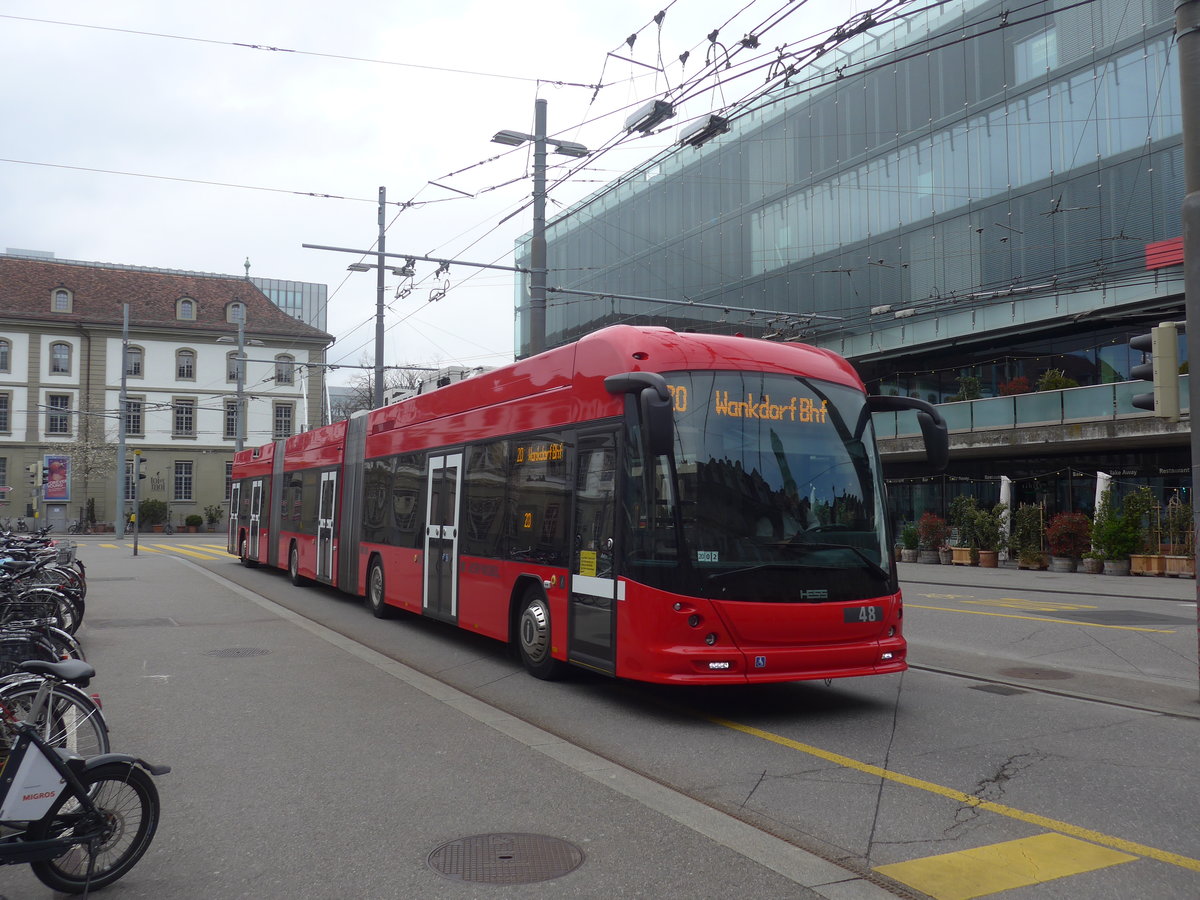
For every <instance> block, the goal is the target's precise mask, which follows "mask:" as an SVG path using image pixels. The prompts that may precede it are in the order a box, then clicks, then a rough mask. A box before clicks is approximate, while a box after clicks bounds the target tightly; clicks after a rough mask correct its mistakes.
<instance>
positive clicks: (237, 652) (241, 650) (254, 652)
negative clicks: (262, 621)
mask: <svg viewBox="0 0 1200 900" xmlns="http://www.w3.org/2000/svg"><path fill="white" fill-rule="evenodd" d="M270 652H271V651H270V650H264V649H263V648H262V647H226V648H225V649H224V650H207V651H205V653H204V655H205V656H225V657H229V656H266V655H267V654H268V653H270Z"/></svg>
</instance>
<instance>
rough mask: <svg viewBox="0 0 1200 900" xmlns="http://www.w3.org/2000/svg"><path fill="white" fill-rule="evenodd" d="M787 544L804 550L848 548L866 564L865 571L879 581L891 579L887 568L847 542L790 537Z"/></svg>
mask: <svg viewBox="0 0 1200 900" xmlns="http://www.w3.org/2000/svg"><path fill="white" fill-rule="evenodd" d="M788 546H790V547H793V548H801V549H805V550H807V549H810V548H811V549H813V550H849V551H850V552H851V553H853V554H854V555H855V556H857V557H858V558H859V559H861V560H862V562H863V565H864V566H866V569H867V571H868V572H870V573H871V574H872V575H874V576H875V577H876V578H878V579H879V580H880V581H891V579H892V576H891V575H890V574H888V571H887V569H885V568H883V566H881V565H879V563H877V562H875V560H873V559H871V557H869V556H867V554H865V553H863V552H862V550H860V549H859V548H858V547H852V546H850V545H849V544H828V543H823V542H821V541H798V540H796V539H795V538H792V540H791V541H789V542H788Z"/></svg>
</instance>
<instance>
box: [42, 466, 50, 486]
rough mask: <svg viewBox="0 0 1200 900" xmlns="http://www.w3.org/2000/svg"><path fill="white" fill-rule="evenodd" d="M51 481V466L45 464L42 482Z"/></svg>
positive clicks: (47, 482)
mask: <svg viewBox="0 0 1200 900" xmlns="http://www.w3.org/2000/svg"><path fill="white" fill-rule="evenodd" d="M49 483H50V467H49V466H46V465H43V466H42V484H49Z"/></svg>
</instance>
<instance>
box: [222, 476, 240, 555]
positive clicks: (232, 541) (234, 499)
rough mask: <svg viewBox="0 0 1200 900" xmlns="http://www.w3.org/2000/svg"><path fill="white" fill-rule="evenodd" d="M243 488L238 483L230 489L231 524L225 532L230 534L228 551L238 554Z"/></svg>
mask: <svg viewBox="0 0 1200 900" xmlns="http://www.w3.org/2000/svg"><path fill="white" fill-rule="evenodd" d="M241 505H242V486H241V485H240V484H238V483H237V482H236V481H235V482H234V483H233V485H232V486H231V487H230V489H229V523H228V524H227V525H226V526H225V530H226V531H227V532H228V533H229V535H228V536H229V544H228V546H227V547H226V549H227V550H228V551H229V552H230V553H237V552H238V516H239V514H240V513H241Z"/></svg>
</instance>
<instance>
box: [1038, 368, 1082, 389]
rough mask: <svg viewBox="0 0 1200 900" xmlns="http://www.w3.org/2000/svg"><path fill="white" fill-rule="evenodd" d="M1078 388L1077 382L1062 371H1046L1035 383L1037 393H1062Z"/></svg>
mask: <svg viewBox="0 0 1200 900" xmlns="http://www.w3.org/2000/svg"><path fill="white" fill-rule="evenodd" d="M1075 387H1079V382H1078V381H1076V380H1075V379H1074V378H1072V377H1070V376H1069V375H1068V374H1067V373H1066V372H1064V371H1063V370H1062V369H1047V370H1046V371H1045V372H1043V373H1042V376H1041V377H1040V378H1039V379H1038V381H1037V389H1038V390H1039V391H1064V390H1066V389H1067V388H1075Z"/></svg>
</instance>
